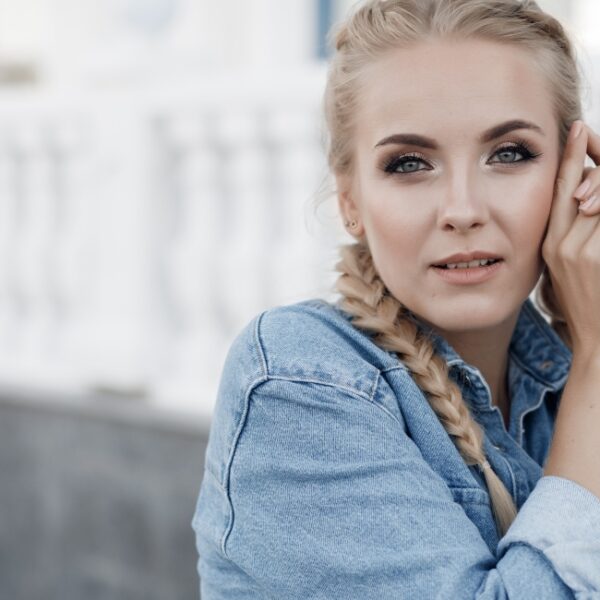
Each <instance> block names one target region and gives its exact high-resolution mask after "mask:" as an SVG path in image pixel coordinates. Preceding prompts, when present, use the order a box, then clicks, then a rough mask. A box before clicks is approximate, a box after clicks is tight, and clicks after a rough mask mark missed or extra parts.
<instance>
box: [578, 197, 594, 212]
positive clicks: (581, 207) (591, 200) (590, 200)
mask: <svg viewBox="0 0 600 600" xmlns="http://www.w3.org/2000/svg"><path fill="white" fill-rule="evenodd" d="M597 199H598V196H596V194H594V195H593V196H590V197H589V198H588V199H587V200H586V201H585V202H582V203H581V204H580V205H579V210H588V209H589V208H591V207H592V205H593V204H594V203H595V202H596V200H597Z"/></svg>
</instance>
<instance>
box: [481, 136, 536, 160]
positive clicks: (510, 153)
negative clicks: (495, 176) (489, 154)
mask: <svg viewBox="0 0 600 600" xmlns="http://www.w3.org/2000/svg"><path fill="white" fill-rule="evenodd" d="M493 156H498V158H499V159H500V160H496V161H491V162H492V164H493V163H499V164H503V165H514V164H516V163H522V162H526V161H529V160H533V159H535V158H537V157H538V156H541V153H538V154H536V153H534V151H533V150H532V149H531V148H530V147H529V146H528V145H527V144H526V143H525V142H523V141H520V142H518V143H514V144H509V145H506V146H502V147H501V148H498V150H496V152H494V154H493ZM518 156H521V158H515V157H518Z"/></svg>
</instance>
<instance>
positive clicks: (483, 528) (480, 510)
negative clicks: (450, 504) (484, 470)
mask: <svg viewBox="0 0 600 600" xmlns="http://www.w3.org/2000/svg"><path fill="white" fill-rule="evenodd" d="M450 491H451V492H452V497H453V498H454V501H455V502H456V503H457V504H460V506H461V507H462V509H463V510H464V511H465V514H466V515H467V517H468V518H469V520H470V521H471V522H472V523H473V524H474V525H475V526H476V527H477V529H479V533H480V534H481V537H482V538H483V539H484V540H485V543H486V544H487V545H488V548H489V549H490V552H491V553H492V554H494V555H495V554H496V547H497V546H498V541H499V537H498V532H497V531H496V522H495V520H494V515H493V513H492V507H491V504H490V497H489V494H488V493H487V491H486V490H484V489H481V488H477V487H468V488H467V487H453V486H450Z"/></svg>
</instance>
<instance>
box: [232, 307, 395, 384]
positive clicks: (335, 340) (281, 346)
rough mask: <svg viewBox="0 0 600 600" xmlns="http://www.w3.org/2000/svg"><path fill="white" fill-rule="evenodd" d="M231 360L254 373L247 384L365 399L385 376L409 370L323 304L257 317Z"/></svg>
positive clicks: (337, 310)
mask: <svg viewBox="0 0 600 600" xmlns="http://www.w3.org/2000/svg"><path fill="white" fill-rule="evenodd" d="M230 355H231V356H235V362H236V368H237V369H239V368H240V366H241V367H242V372H245V371H248V372H249V373H250V372H251V373H252V375H251V376H247V383H251V382H252V381H254V382H259V381H265V380H267V379H289V380H294V381H310V382H314V383H323V384H327V385H337V386H341V387H347V388H352V389H355V390H356V391H358V392H362V393H367V391H368V390H371V389H372V388H373V384H374V383H375V380H376V379H377V378H378V376H379V374H380V372H381V371H383V370H387V369H392V368H393V369H396V368H400V369H404V368H405V367H404V365H402V364H401V363H400V362H399V361H398V359H397V357H395V356H394V355H393V353H391V352H388V351H386V350H384V349H383V348H381V347H379V346H377V344H375V343H374V342H373V341H372V340H371V339H370V337H369V336H368V335H367V334H366V333H365V332H363V331H360V330H358V329H357V328H356V327H354V326H353V325H352V323H351V320H350V317H349V315H348V314H347V313H345V312H344V311H342V310H341V309H340V308H339V307H338V306H337V305H335V304H332V303H331V302H328V301H326V300H324V299H322V298H312V299H309V300H304V301H301V302H296V303H292V304H287V305H282V306H276V307H273V308H269V309H267V310H265V311H263V312H262V313H260V314H258V315H256V316H255V317H254V318H253V319H252V320H251V321H250V322H249V323H248V324H247V325H246V326H245V327H244V329H243V330H242V331H241V332H240V333H239V334H238V336H237V337H236V338H235V340H234V342H233V344H232V346H231V349H230ZM239 372H240V371H239V370H238V373H239Z"/></svg>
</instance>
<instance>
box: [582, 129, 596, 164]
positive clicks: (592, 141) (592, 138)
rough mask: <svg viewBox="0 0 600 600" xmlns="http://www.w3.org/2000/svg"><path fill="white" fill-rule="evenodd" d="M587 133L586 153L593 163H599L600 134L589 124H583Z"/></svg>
mask: <svg viewBox="0 0 600 600" xmlns="http://www.w3.org/2000/svg"><path fill="white" fill-rule="evenodd" d="M584 127H585V130H586V131H587V134H588V145H587V153H588V154H589V156H590V158H591V159H592V160H593V161H594V164H595V165H600V135H598V134H597V133H596V132H595V131H594V130H593V129H592V128H591V127H590V126H589V125H587V124H584Z"/></svg>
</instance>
